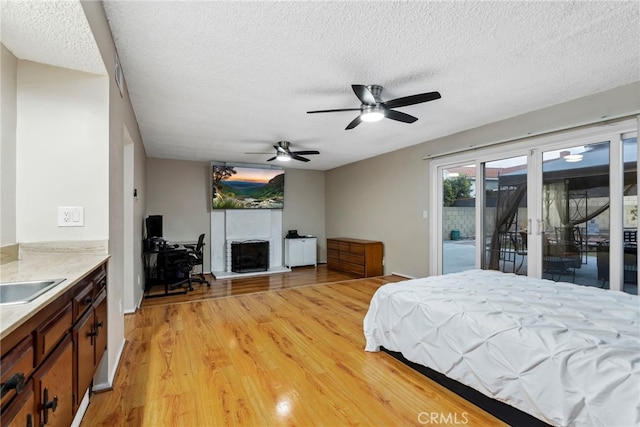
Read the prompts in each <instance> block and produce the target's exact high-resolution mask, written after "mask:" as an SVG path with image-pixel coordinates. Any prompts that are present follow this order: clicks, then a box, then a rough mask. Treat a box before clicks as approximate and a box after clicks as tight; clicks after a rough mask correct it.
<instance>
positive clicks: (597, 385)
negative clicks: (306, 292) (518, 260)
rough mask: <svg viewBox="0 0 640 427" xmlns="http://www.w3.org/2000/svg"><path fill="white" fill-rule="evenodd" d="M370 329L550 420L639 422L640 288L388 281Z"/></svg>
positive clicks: (375, 337)
mask: <svg viewBox="0 0 640 427" xmlns="http://www.w3.org/2000/svg"><path fill="white" fill-rule="evenodd" d="M364 335H365V338H366V347H365V350H366V351H372V352H374V351H379V350H380V349H381V347H382V348H384V349H387V350H390V351H392V352H400V353H401V354H402V356H404V358H406V359H407V360H409V361H411V362H414V363H416V364H418V365H421V366H425V367H427V368H430V369H432V370H434V371H436V372H438V373H440V374H444V375H445V376H446V377H447V378H449V379H452V380H455V381H457V382H459V383H461V384H464V385H465V386H469V387H471V388H472V389H474V390H476V391H477V392H480V393H482V394H483V395H485V396H488V397H489V398H491V399H494V400H497V401H499V402H503V403H505V404H507V405H510V406H511V407H515V408H516V409H518V410H520V411H522V412H524V413H526V414H530V415H531V416H533V417H535V418H537V419H539V420H542V421H544V422H545V423H548V424H551V425H558V426H589V427H592V426H607V427H612V426H625V427H626V426H637V425H640V297H638V296H635V295H629V294H625V293H622V292H615V291H607V290H603V289H598V288H593V287H587V286H578V285H574V284H568V283H556V282H552V281H548V280H541V279H534V278H529V277H526V276H517V275H515V274H510V273H501V272H499V271H491V270H470V271H465V272H461V273H453V274H448V275H444V276H432V277H427V278H422V279H413V280H408V281H404V282H399V283H392V284H387V285H384V286H382V287H380V288H379V289H378V290H377V291H376V293H375V294H374V296H373V298H372V300H371V304H370V306H369V310H368V312H367V314H366V316H365V318H364Z"/></svg>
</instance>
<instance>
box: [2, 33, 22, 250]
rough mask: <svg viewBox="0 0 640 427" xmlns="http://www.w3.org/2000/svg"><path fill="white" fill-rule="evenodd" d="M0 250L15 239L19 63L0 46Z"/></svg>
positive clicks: (14, 241)
mask: <svg viewBox="0 0 640 427" xmlns="http://www.w3.org/2000/svg"><path fill="white" fill-rule="evenodd" d="M0 51H1V52H0V54H1V56H0V66H1V67H2V68H1V69H0V79H1V81H2V82H1V85H0V98H1V99H2V104H1V106H0V109H1V112H0V113H1V118H0V138H1V139H0V247H1V246H7V245H11V244H15V243H17V242H18V241H17V237H16V176H17V172H16V123H17V122H16V121H17V118H16V117H17V115H16V111H17V109H16V98H17V75H18V60H17V58H16V57H15V56H13V54H12V53H11V52H9V50H7V48H5V47H4V45H2V44H0Z"/></svg>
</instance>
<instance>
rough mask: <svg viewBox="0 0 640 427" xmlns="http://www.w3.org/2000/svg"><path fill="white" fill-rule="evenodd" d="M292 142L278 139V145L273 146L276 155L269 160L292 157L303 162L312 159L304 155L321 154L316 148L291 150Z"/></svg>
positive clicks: (281, 159)
mask: <svg viewBox="0 0 640 427" xmlns="http://www.w3.org/2000/svg"><path fill="white" fill-rule="evenodd" d="M290 145H291V143H290V142H289V141H278V144H277V145H274V146H273V148H275V149H276V155H275V156H273V157H271V158H270V159H267V162H270V161H272V160H280V161H284V162H287V161H289V160H291V159H294V160H299V161H301V162H309V161H310V160H309V159H307V158H306V157H302V156H303V155H305V156H307V155H311V154H320V152H319V151H316V150H304V151H291V149H290V148H289V146H290ZM245 154H271V153H245Z"/></svg>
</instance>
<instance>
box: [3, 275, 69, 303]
mask: <svg viewBox="0 0 640 427" xmlns="http://www.w3.org/2000/svg"><path fill="white" fill-rule="evenodd" d="M64 281H65V279H51V280H32V281H28V282H6V283H0V305H9V304H26V303H28V302H31V301H33V300H34V299H36V298H38V297H39V296H40V295H42V294H43V293H45V292H47V291H48V290H49V289H51V288H53V287H54V286H56V285H59V284H60V283H62V282H64Z"/></svg>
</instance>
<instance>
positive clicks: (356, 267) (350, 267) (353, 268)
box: [345, 262, 364, 275]
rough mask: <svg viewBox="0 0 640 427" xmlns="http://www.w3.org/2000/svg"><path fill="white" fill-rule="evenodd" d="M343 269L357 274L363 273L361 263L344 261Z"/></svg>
mask: <svg viewBox="0 0 640 427" xmlns="http://www.w3.org/2000/svg"><path fill="white" fill-rule="evenodd" d="M345 270H347V271H348V272H350V273H354V274H357V275H364V265H362V264H353V263H350V262H347V263H345Z"/></svg>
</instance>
